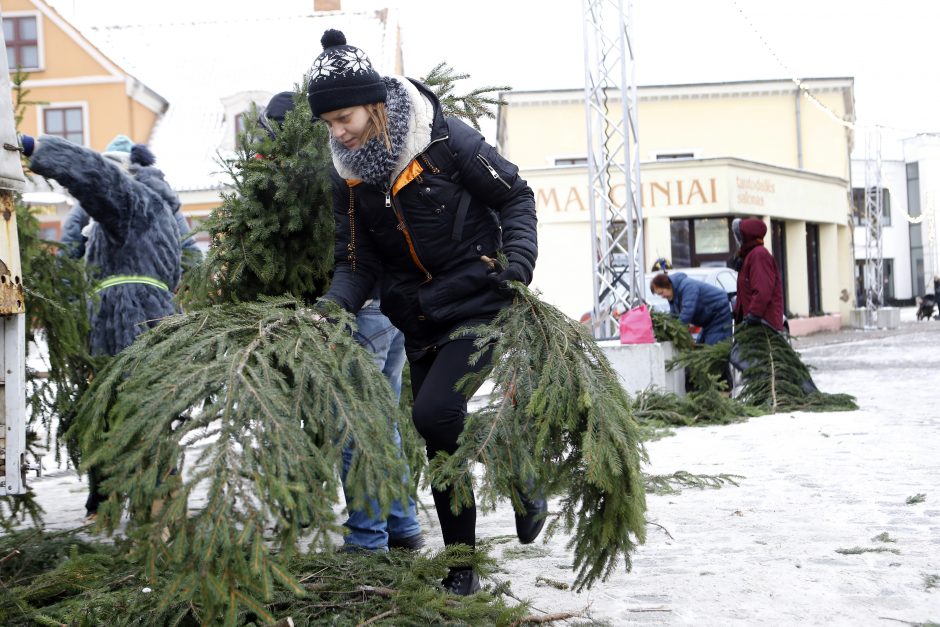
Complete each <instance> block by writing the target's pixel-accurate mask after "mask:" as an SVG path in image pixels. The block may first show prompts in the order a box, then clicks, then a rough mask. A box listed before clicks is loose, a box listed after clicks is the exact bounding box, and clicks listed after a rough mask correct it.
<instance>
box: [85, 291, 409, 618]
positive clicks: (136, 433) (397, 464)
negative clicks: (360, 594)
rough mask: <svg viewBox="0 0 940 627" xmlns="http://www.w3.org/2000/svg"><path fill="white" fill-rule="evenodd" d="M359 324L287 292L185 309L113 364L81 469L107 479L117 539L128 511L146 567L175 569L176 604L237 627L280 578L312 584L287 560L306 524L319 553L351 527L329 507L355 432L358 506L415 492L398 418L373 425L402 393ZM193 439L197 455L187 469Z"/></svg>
mask: <svg viewBox="0 0 940 627" xmlns="http://www.w3.org/2000/svg"><path fill="white" fill-rule="evenodd" d="M337 315H340V314H337ZM350 322H351V321H350V320H349V319H348V317H343V316H341V317H340V319H339V320H338V321H337V322H331V321H328V320H326V319H323V318H320V317H319V316H317V315H315V314H313V313H312V312H311V311H309V310H308V309H305V308H304V307H303V306H302V305H301V304H300V303H298V302H297V301H296V300H292V299H286V298H281V299H275V300H271V301H262V302H257V303H242V304H240V305H238V306H231V305H229V306H218V307H213V308H210V309H206V310H201V311H197V312H193V313H190V314H186V315H181V316H175V317H173V318H169V319H167V320H165V321H164V322H163V323H162V324H160V325H159V326H158V327H156V328H155V329H153V330H151V331H148V332H147V333H145V334H143V335H141V336H140V337H139V338H138V339H137V341H136V342H135V343H134V344H133V345H132V346H130V347H128V348H127V349H126V350H125V351H123V352H122V353H121V354H120V355H118V356H117V357H115V358H114V360H113V361H112V362H111V363H110V364H109V365H108V367H107V368H106V369H105V370H104V371H102V372H101V373H99V376H98V378H97V379H96V381H95V383H94V385H93V387H92V388H91V390H90V391H89V392H88V393H87V394H86V395H85V396H84V397H83V398H82V401H81V405H80V408H79V409H80V412H81V415H82V418H83V419H82V421H81V423H80V424H81V428H80V430H79V437H80V440H81V443H82V449H83V450H85V451H93V452H92V453H91V454H90V455H88V456H87V458H86V460H85V462H86V464H89V465H92V464H100V465H102V469H103V470H104V475H105V476H106V477H108V479H107V480H106V481H105V483H104V489H105V490H106V492H107V493H109V494H110V498H109V500H108V502H107V503H105V504H104V505H102V506H101V508H100V509H99V514H98V524H99V527H101V528H103V529H105V530H107V531H109V532H113V531H114V530H116V529H117V528H118V527H119V525H120V523H121V515H122V512H123V511H124V509H125V508H126V509H128V510H129V511H130V512H131V516H132V518H133V521H134V525H133V526H132V536H133V537H135V538H137V539H139V540H140V542H139V543H138V544H137V545H136V548H135V553H136V554H137V555H138V556H139V558H140V560H141V562H142V563H143V564H144V566H145V570H146V573H147V574H148V576H151V577H155V576H157V575H158V574H160V573H162V572H165V571H166V570H172V571H173V572H176V573H179V574H178V576H177V577H176V578H175V579H174V581H173V582H172V585H171V594H170V595H169V596H170V597H171V598H179V597H185V598H190V599H193V600H194V601H195V602H197V603H198V604H199V605H200V606H201V607H202V608H203V611H204V612H206V615H207V616H208V617H219V616H223V615H224V616H225V622H226V623H227V624H233V623H232V620H233V618H232V617H234V616H235V615H236V614H237V608H238V607H239V606H242V605H243V606H248V607H256V606H260V605H259V604H262V603H263V601H264V600H266V599H268V598H270V596H271V594H272V593H273V590H274V584H275V582H279V583H280V584H281V585H283V586H287V587H288V588H290V589H293V590H295V591H296V592H298V593H300V592H302V589H301V587H300V586H299V584H298V583H297V582H296V581H294V580H293V578H292V577H290V576H289V575H288V574H287V571H286V570H285V568H284V560H285V559H286V558H288V557H289V556H290V555H291V554H292V553H293V552H294V550H295V548H296V543H297V540H298V538H299V537H300V535H301V533H303V532H304V528H305V527H309V531H310V532H311V533H312V534H313V542H314V545H315V546H328V545H330V542H329V541H328V538H327V535H326V533H327V532H328V531H333V532H336V533H339V532H340V528H339V527H338V526H337V524H336V522H335V515H334V512H333V508H332V507H333V505H334V504H335V503H336V502H337V497H338V494H339V476H340V466H341V449H342V447H343V444H344V443H345V442H346V441H347V440H348V439H349V438H352V439H354V440H355V441H356V442H358V443H369V445H368V446H361V447H358V448H357V449H356V450H357V454H356V455H355V456H354V457H353V462H352V466H351V468H350V470H349V475H348V479H347V481H348V485H349V486H350V491H351V492H352V493H353V494H355V495H357V496H356V498H355V499H354V501H353V506H354V507H357V508H359V509H366V508H367V504H366V502H365V499H364V498H363V496H362V495H365V494H367V493H368V494H370V495H372V496H374V497H375V498H377V499H378V501H379V503H380V504H381V507H382V508H384V511H387V508H388V507H389V505H390V503H391V502H392V501H393V500H398V499H402V498H404V497H406V496H407V485H406V484H404V483H403V482H402V481H400V480H398V481H396V480H394V478H395V477H402V476H403V475H404V473H405V467H404V463H403V460H402V459H401V457H400V456H399V455H398V453H397V449H396V448H395V446H394V445H393V432H392V428H391V425H392V421H391V420H386V419H384V418H383V419H380V420H375V419H369V418H368V417H371V416H382V417H385V416H388V417H396V416H397V415H396V407H395V402H394V396H393V395H392V392H391V389H390V388H389V386H388V383H387V381H386V380H385V378H384V377H382V376H376V370H375V366H374V364H373V363H372V360H371V357H370V356H369V355H368V354H367V353H366V352H365V351H364V350H363V349H362V348H361V347H360V346H359V345H358V344H357V343H356V342H355V341H354V340H353V338H352V337H351V335H350V333H349V332H348V327H347V325H348V324H349V323H350ZM185 447H190V448H193V449H194V450H196V451H199V453H198V455H197V457H196V460H195V462H194V463H193V464H192V466H191V467H185V468H183V469H182V472H181V473H179V472H177V469H178V468H179V467H180V465H181V462H182V459H183V450H184V448H185ZM390 478H391V479H390ZM197 492H198V493H200V494H202V493H204V494H205V497H204V499H201V502H199V503H196V502H195V499H196V494H197ZM193 504H195V505H198V508H197V509H195V510H190V509H189V506H190V505H193ZM272 549H273V550H274V553H272ZM259 612H260V610H259Z"/></svg>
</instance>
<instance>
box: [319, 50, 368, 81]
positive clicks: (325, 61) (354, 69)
mask: <svg viewBox="0 0 940 627" xmlns="http://www.w3.org/2000/svg"><path fill="white" fill-rule="evenodd" d="M371 71H372V64H371V63H370V62H369V57H367V56H366V55H365V53H364V52H362V51H361V50H359V49H358V48H347V49H344V50H337V51H336V52H334V53H333V54H324V55H320V56H319V57H317V60H316V61H315V62H314V64H313V72H312V74H313V75H312V77H311V80H314V81H316V80H319V79H321V78H330V77H331V76H332V77H335V76H346V75H349V74H366V73H369V72H371Z"/></svg>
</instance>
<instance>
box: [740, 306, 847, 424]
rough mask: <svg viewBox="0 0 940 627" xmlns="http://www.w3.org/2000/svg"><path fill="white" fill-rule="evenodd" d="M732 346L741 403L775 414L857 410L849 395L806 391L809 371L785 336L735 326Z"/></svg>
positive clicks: (743, 326) (759, 327) (757, 328)
mask: <svg viewBox="0 0 940 627" xmlns="http://www.w3.org/2000/svg"><path fill="white" fill-rule="evenodd" d="M735 342H736V343H737V345H738V346H739V347H740V351H741V353H740V359H741V361H742V362H743V363H745V364H747V367H746V368H745V369H744V372H743V376H744V389H743V390H742V392H741V400H742V401H743V402H745V403H747V404H749V405H754V406H757V407H761V408H762V409H764V410H766V411H769V412H772V413H776V412H782V411H851V410H854V409H858V405H856V404H855V398H854V397H852V396H850V395H849V394H826V393H824V392H820V391H818V390H816V389H815V386H812V389H807V386H806V382H810V383H811V382H812V378H811V376H810V372H809V368H807V367H806V365H805V364H804V363H803V362H802V361H801V360H800V356H799V355H798V354H797V353H796V351H794V350H793V348H792V347H791V346H790V344H789V343H788V342H787V339H786V337H785V336H784V335H782V334H780V333H777V332H775V331H773V330H772V329H769V328H767V327H765V326H764V325H760V324H757V325H738V327H737V329H735Z"/></svg>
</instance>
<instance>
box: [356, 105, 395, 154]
mask: <svg viewBox="0 0 940 627" xmlns="http://www.w3.org/2000/svg"><path fill="white" fill-rule="evenodd" d="M363 106H365V108H366V113H367V114H369V122H368V124H366V128H365V132H364V133H363V135H362V137H361V138H360V141H361V142H362V144H363V145H365V144H366V142H368V141H369V140H371V139H372V138H373V137H380V138H381V139H382V143H384V144H385V147H386V148H388V149H389V150H391V149H392V138H391V137H390V136H389V134H388V112H387V111H386V110H385V103H384V102H375V103H372V104H367V105H363Z"/></svg>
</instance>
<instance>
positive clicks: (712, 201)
mask: <svg viewBox="0 0 940 627" xmlns="http://www.w3.org/2000/svg"><path fill="white" fill-rule="evenodd" d="M803 84H804V86H806V87H807V88H808V89H809V90H810V92H811V93H812V94H813V95H814V97H815V98H816V99H817V101H818V102H819V103H821V105H822V106H817V105H816V104H814V103H812V102H811V101H810V100H809V99H808V98H807V97H806V96H805V95H801V96H798V92H797V90H796V88H795V87H794V85H793V83H792V82H791V81H785V80H781V81H748V82H740V83H719V84H697V85H674V86H657V87H641V88H640V89H639V109H638V118H639V144H640V154H641V158H642V159H643V161H642V163H641V179H642V181H641V198H642V204H643V216H644V236H645V240H644V245H645V249H646V260H645V263H644V266H645V268H646V269H649V268H650V266H651V265H652V262H653V261H654V260H656V259H657V258H659V257H665V258H667V259H669V260H670V261H671V262H672V263H673V264H674V265H724V263H725V261H727V259H728V258H730V257H731V255H732V253H733V240H732V238H731V235H730V222H731V220H732V219H733V218H735V217H746V216H752V215H753V216H758V217H760V218H762V219H764V220H765V221H766V222H767V223H768V227H769V229H768V235H767V238H765V244H766V245H767V246H768V248H770V249H771V251H772V252H773V253H774V255H775V257H777V258H778V262H780V263H781V265H782V269H783V274H784V278H785V283H786V294H785V298H786V305H787V309H788V311H790V312H791V313H793V314H796V315H803V316H805V315H809V314H811V313H820V312H826V313H840V314H842V316H843V320H847V319H848V311H849V309H850V308H851V307H853V306H854V302H853V301H854V298H853V289H854V288H853V281H854V270H853V250H852V231H851V227H850V213H851V204H850V184H849V180H850V178H849V177H850V157H849V155H850V152H851V148H852V141H853V137H852V132H851V131H850V130H849V128H848V127H847V126H846V125H845V124H842V123H840V122H839V121H838V120H840V119H841V120H848V121H851V120H852V119H853V117H854V96H853V90H852V79H849V78H836V79H810V80H806V81H804V82H803ZM504 97H505V100H506V104H505V105H504V106H503V107H501V108H500V111H499V119H498V138H499V143H500V148H501V149H502V151H503V154H504V155H505V156H506V157H507V158H508V159H510V160H511V161H513V162H515V163H516V164H518V165H519V166H520V169H521V170H522V172H521V174H522V176H523V177H525V178H526V179H527V180H528V182H529V184H530V185H531V186H532V188H533V190H534V191H535V194H536V201H537V211H538V215H539V238H540V239H539V261H538V264H537V267H536V273H535V279H534V285H535V287H537V288H538V289H540V290H541V291H542V293H543V294H544V295H545V297H546V298H547V299H548V300H549V301H550V302H552V303H554V304H555V305H557V306H558V307H559V308H561V309H562V311H564V312H565V313H566V314H568V315H570V316H572V317H575V318H577V317H579V316H580V315H581V314H582V313H584V312H586V311H588V310H589V309H590V308H591V306H592V299H593V292H592V289H593V288H592V280H593V279H592V270H591V252H590V250H591V246H590V238H591V231H590V228H591V226H590V216H589V209H588V202H589V199H588V198H587V196H586V194H587V166H586V164H585V157H586V153H587V149H586V139H585V111H584V101H583V92H581V91H580V90H566V91H545V92H515V93H514V92H510V93H507V94H504ZM619 106H620V105H619V101H618V100H617V99H616V98H612V101H611V107H619ZM611 193H612V195H613V196H614V200H615V201H616V200H622V196H621V197H620V198H619V199H618V194H622V193H623V188H622V187H616V186H615V187H614V189H613V190H612V192H611Z"/></svg>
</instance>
